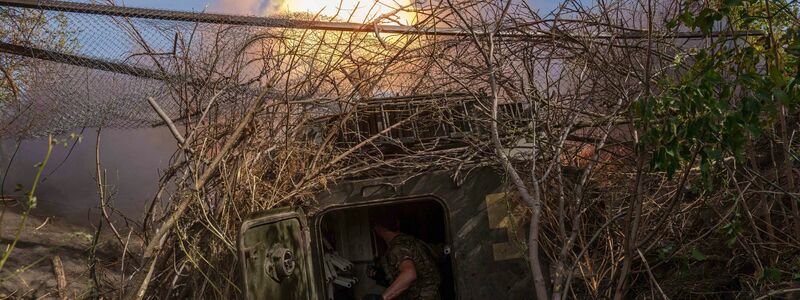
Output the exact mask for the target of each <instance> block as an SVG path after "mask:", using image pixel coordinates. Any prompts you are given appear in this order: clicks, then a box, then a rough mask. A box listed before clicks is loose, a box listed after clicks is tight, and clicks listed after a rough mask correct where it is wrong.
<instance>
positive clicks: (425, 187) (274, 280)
mask: <svg viewBox="0 0 800 300" xmlns="http://www.w3.org/2000/svg"><path fill="white" fill-rule="evenodd" d="M403 100H404V99H400V100H398V99H393V101H391V102H387V101H383V100H382V101H374V102H373V103H379V104H380V107H378V106H377V105H374V106H373V107H372V108H375V109H371V108H365V110H364V111H370V109H371V111H372V112H373V117H369V114H368V113H365V115H366V116H367V117H364V118H362V119H361V120H359V121H358V123H356V124H353V126H354V127H359V125H361V128H357V129H356V130H362V131H365V132H363V133H364V134H361V135H360V136H369V135H368V134H370V133H371V132H376V131H380V130H382V129H383V128H386V127H385V126H388V125H389V124H393V123H395V121H394V120H392V119H391V117H392V115H391V114H389V113H386V112H385V111H384V109H386V106H387V103H391V105H401V106H402V105H405V107H407V108H410V109H413V107H412V106H413V105H411V104H410V103H411V102H409V101H412V102H413V101H420V100H419V99H405V100H409V101H405V102H403ZM428 100H430V99H428ZM398 103H399V104H398ZM461 104H463V103H461ZM462 106H463V107H464V109H462V110H461V114H462V116H461V117H458V119H459V120H456V121H455V122H450V124H452V125H451V126H458V127H460V130H459V131H460V132H462V133H463V131H464V130H468V129H469V128H468V127H469V124H468V123H467V122H464V119H466V118H465V117H464V115H467V114H468V113H467V112H468V111H469V109H468V107H467V106H466V105H462ZM394 111H395V112H397V110H396V109H395V110H394ZM433 127H435V126H417V125H415V124H413V123H411V124H409V125H408V126H406V128H399V129H398V130H397V131H396V132H395V131H393V132H389V134H397V135H403V136H401V137H406V138H409V137H410V139H408V140H409V141H410V140H413V139H416V140H417V142H419V140H422V139H423V138H433V137H434V136H436V135H447V136H450V137H453V136H454V135H453V130H447V129H436V128H433ZM425 128H427V129H425ZM431 128H433V129H431ZM414 134H416V136H414ZM345 138H346V137H345ZM343 142H347V141H346V140H345V141H343ZM453 174H454V171H452V170H446V169H442V170H436V171H429V172H424V173H417V174H414V175H411V176H409V175H398V174H395V175H389V176H382V177H379V178H368V179H364V178H362V179H351V180H347V181H343V182H341V183H338V184H336V185H334V186H332V187H329V189H327V190H326V191H324V192H321V193H319V194H318V195H316V197H315V199H314V201H312V202H313V203H311V204H310V205H307V207H305V209H301V208H281V209H275V210H269V211H265V212H262V213H260V214H257V215H254V216H252V217H251V218H249V219H247V220H246V221H245V222H243V224H242V226H241V231H240V234H239V241H238V243H239V255H240V262H241V270H242V277H241V279H242V282H241V286H242V291H243V292H244V293H245V295H246V298H247V299H303V300H307V299H326V300H327V299H361V298H362V297H363V296H364V295H366V294H370V293H378V294H379V293H380V292H381V290H382V288H381V287H380V286H379V285H377V284H376V283H375V282H374V281H373V280H372V279H370V278H368V277H367V275H366V273H367V268H368V267H369V266H371V265H372V264H374V263H375V259H376V257H379V256H380V255H381V254H382V252H383V251H385V245H384V243H383V242H382V241H380V240H378V239H377V238H376V237H375V235H374V234H373V231H372V229H371V228H370V224H369V218H370V214H372V213H374V212H376V210H381V211H386V210H387V208H388V209H389V210H390V211H392V212H396V213H397V215H398V219H400V220H401V221H400V227H401V231H402V232H405V233H408V234H410V235H413V236H415V237H417V238H419V239H421V240H423V241H424V242H426V243H427V244H428V245H430V248H431V249H432V251H434V252H436V253H438V255H437V256H440V257H439V258H438V259H437V260H438V264H439V269H440V273H441V276H442V279H443V280H442V285H441V294H442V296H443V298H444V299H529V298H530V297H531V296H532V295H533V294H534V293H533V287H532V284H531V282H532V280H531V272H530V268H529V265H528V262H527V260H526V255H525V253H526V249H527V248H526V246H525V237H526V233H525V228H526V226H524V225H521V224H520V223H522V222H521V220H522V218H521V215H524V214H525V213H524V212H525V209H524V208H523V207H522V206H521V205H520V204H519V201H518V200H517V199H515V198H514V197H513V195H512V193H509V192H508V190H509V189H508V186H507V185H506V184H504V182H503V176H502V173H501V172H500V171H499V170H498V169H497V168H495V167H492V166H481V167H475V168H473V169H471V170H470V171H469V172H468V173H467V175H463V176H461V177H460V178H459V179H458V180H454V176H453ZM516 216H520V217H516Z"/></svg>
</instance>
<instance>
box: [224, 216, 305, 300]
mask: <svg viewBox="0 0 800 300" xmlns="http://www.w3.org/2000/svg"><path fill="white" fill-rule="evenodd" d="M310 236H311V235H310V234H309V228H308V222H307V220H306V217H305V214H303V212H302V211H301V210H292V209H275V210H269V211H267V212H265V213H263V214H260V215H257V216H255V217H253V218H250V219H248V220H246V221H244V222H243V223H242V228H241V231H240V232H239V260H240V261H241V268H242V287H243V288H244V293H245V299H288V300H312V299H317V296H316V293H315V291H314V287H315V285H314V282H313V281H314V278H315V277H314V274H313V273H314V271H313V268H312V262H311V252H310V249H311V246H310V245H311V243H310Z"/></svg>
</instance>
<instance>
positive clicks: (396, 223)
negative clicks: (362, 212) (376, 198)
mask: <svg viewBox="0 0 800 300" xmlns="http://www.w3.org/2000/svg"><path fill="white" fill-rule="evenodd" d="M369 225H370V226H371V227H376V226H380V227H383V228H386V229H388V230H391V231H400V218H399V217H398V215H397V213H396V212H394V211H392V210H389V209H388V208H387V207H378V208H374V209H371V210H370V211H369Z"/></svg>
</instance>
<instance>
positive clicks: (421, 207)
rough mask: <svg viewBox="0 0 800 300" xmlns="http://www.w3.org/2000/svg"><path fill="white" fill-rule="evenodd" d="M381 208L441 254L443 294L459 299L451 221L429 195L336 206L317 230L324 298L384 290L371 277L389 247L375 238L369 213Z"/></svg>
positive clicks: (353, 298)
mask: <svg viewBox="0 0 800 300" xmlns="http://www.w3.org/2000/svg"><path fill="white" fill-rule="evenodd" d="M377 209H381V210H383V211H386V210H388V211H391V212H393V213H396V214H397V218H398V220H400V231H401V232H403V233H406V234H409V235H412V236H414V237H416V238H418V239H420V240H422V241H424V242H425V243H427V244H428V245H429V246H430V248H431V249H432V250H433V251H436V252H438V253H441V257H440V258H441V259H439V263H438V266H439V269H440V270H439V272H440V275H441V277H442V285H441V295H442V298H443V299H455V285H454V283H453V262H452V260H451V257H450V255H449V253H450V252H449V246H448V245H449V244H450V243H449V242H450V237H449V234H448V230H447V228H448V227H447V222H448V220H447V217H446V214H445V209H444V207H443V206H442V204H441V203H440V202H439V201H436V200H434V199H430V198H425V199H415V200H402V201H400V200H398V201H392V202H389V203H388V204H386V203H385V202H384V203H380V204H372V205H367V206H364V205H360V206H357V207H344V208H336V209H333V210H330V211H327V212H325V213H323V214H322V215H321V217H320V220H319V222H320V223H319V224H320V225H319V227H318V228H319V231H318V234H319V241H321V243H320V244H321V248H322V249H320V250H321V251H320V253H321V257H322V258H323V259H322V265H323V266H322V269H323V270H322V272H320V273H321V274H322V276H321V277H322V279H321V281H322V282H323V285H322V286H323V287H324V290H325V291H324V294H325V298H324V299H331V300H357V299H361V298H362V297H363V296H364V295H366V294H380V293H381V292H382V291H383V290H384V289H385V287H383V286H380V285H378V284H377V283H376V282H375V281H374V280H372V279H370V278H368V277H367V268H368V266H370V265H376V264H377V258H378V257H380V256H381V255H383V253H384V252H385V251H386V244H385V243H384V242H383V241H382V240H380V238H378V237H376V235H375V234H374V233H373V231H372V228H371V227H370V224H369V219H370V213H375V212H376V211H377Z"/></svg>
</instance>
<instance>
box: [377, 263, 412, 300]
mask: <svg viewBox="0 0 800 300" xmlns="http://www.w3.org/2000/svg"><path fill="white" fill-rule="evenodd" d="M398 269H399V270H400V274H397V277H396V278H395V279H394V281H392V284H391V285H389V287H388V288H386V290H385V291H384V292H383V299H385V300H391V299H394V298H395V297H397V296H400V294H402V293H403V292H404V291H405V290H407V289H408V288H409V287H410V286H411V284H412V283H414V281H415V280H417V268H416V267H415V266H414V262H413V261H412V260H410V259H406V260H404V261H402V262H400V266H399V267H398Z"/></svg>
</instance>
